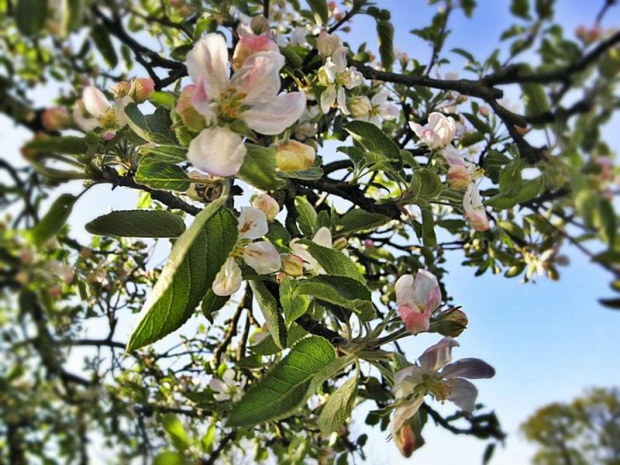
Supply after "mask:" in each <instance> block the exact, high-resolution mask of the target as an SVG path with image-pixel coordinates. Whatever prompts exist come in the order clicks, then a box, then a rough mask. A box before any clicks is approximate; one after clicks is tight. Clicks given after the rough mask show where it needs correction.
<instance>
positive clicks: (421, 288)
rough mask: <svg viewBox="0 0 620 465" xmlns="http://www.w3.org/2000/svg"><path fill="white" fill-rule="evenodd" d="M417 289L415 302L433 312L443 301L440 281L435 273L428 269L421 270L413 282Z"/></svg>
mask: <svg viewBox="0 0 620 465" xmlns="http://www.w3.org/2000/svg"><path fill="white" fill-rule="evenodd" d="M413 288H414V289H415V303H416V304H417V305H418V306H420V307H421V306H424V308H425V309H426V310H427V311H428V312H430V313H432V312H433V311H435V309H436V308H437V307H439V303H440V302H441V290H440V289H439V283H437V278H436V277H435V275H434V274H433V273H430V272H429V271H426V270H419V271H418V272H417V274H416V275H415V281H414V283H413Z"/></svg>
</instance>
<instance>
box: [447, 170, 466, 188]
mask: <svg viewBox="0 0 620 465" xmlns="http://www.w3.org/2000/svg"><path fill="white" fill-rule="evenodd" d="M470 182H471V174H470V173H469V170H468V169H467V167H466V166H463V165H452V166H451V167H450V169H449V170H448V184H449V186H450V188H451V189H455V190H457V191H460V190H464V189H467V186H469V183H470Z"/></svg>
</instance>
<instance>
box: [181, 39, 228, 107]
mask: <svg viewBox="0 0 620 465" xmlns="http://www.w3.org/2000/svg"><path fill="white" fill-rule="evenodd" d="M185 64H186V65H187V73H188V74H189V76H190V77H191V78H192V80H193V81H194V83H195V84H199V83H200V82H201V81H203V82H204V83H205V89H206V92H207V94H208V95H209V96H210V97H211V98H217V97H218V96H219V94H220V92H222V91H223V90H224V89H226V88H227V87H228V49H227V48H226V40H225V39H224V37H223V36H222V35H221V34H217V33H215V32H214V33H211V34H207V35H206V36H205V37H203V38H202V39H200V41H198V42H197V43H196V45H194V48H193V49H192V51H190V52H189V53H188V54H187V58H186V60H185Z"/></svg>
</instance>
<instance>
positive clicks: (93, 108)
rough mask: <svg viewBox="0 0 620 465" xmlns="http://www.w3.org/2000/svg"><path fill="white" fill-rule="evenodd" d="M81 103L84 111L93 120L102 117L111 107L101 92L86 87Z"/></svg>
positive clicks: (94, 88) (91, 87)
mask: <svg viewBox="0 0 620 465" xmlns="http://www.w3.org/2000/svg"><path fill="white" fill-rule="evenodd" d="M82 101H83V102H84V108H85V109H86V111H87V112H88V113H89V114H91V115H92V116H94V117H95V118H100V117H101V116H103V115H104V113H105V112H107V111H108V110H109V109H110V107H111V105H110V102H109V101H108V99H107V98H106V96H105V95H104V94H103V92H101V91H100V90H99V89H97V88H96V87H93V86H88V87H86V88H85V89H84V93H83V94H82Z"/></svg>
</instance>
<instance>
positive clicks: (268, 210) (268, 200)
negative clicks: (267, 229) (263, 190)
mask: <svg viewBox="0 0 620 465" xmlns="http://www.w3.org/2000/svg"><path fill="white" fill-rule="evenodd" d="M252 206H253V207H254V208H258V209H259V210H260V211H262V212H263V213H264V214H265V216H266V217H267V221H273V220H274V219H275V217H276V216H277V215H278V213H280V205H278V202H277V201H276V199H274V198H273V197H272V196H270V195H269V194H259V195H257V196H256V197H254V198H253V199H252Z"/></svg>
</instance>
